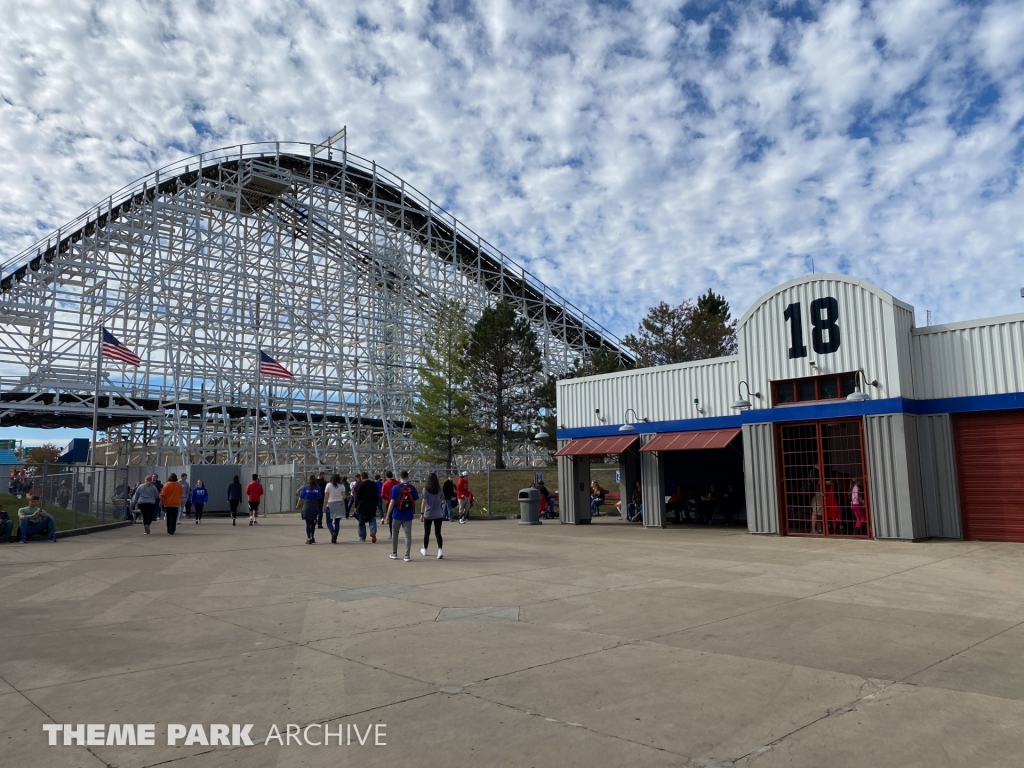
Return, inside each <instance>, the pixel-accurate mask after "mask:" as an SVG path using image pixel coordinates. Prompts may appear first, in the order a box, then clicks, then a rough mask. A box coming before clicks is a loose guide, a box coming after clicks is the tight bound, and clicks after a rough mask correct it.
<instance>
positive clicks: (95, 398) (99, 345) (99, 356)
mask: <svg viewBox="0 0 1024 768" xmlns="http://www.w3.org/2000/svg"><path fill="white" fill-rule="evenodd" d="M102 368H103V324H102V323H100V326H99V334H98V335H97V337H96V382H95V386H94V387H93V391H92V450H91V451H90V452H89V453H90V459H89V468H90V480H89V482H90V484H91V487H90V492H89V496H90V501H91V502H92V503H91V504H90V507H92V508H91V509H90V510H89V511H90V512H95V511H96V509H95V505H96V487H97V483H96V433H97V432H98V431H99V424H100V375H101V371H102Z"/></svg>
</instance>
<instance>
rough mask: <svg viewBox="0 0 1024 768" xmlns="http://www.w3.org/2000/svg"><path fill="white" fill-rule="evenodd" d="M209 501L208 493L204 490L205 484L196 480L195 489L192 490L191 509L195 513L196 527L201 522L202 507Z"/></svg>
mask: <svg viewBox="0 0 1024 768" xmlns="http://www.w3.org/2000/svg"><path fill="white" fill-rule="evenodd" d="M209 500H210V492H209V491H208V490H206V483H204V482H203V481H202V480H196V487H195V488H193V489H192V509H194V510H195V512H196V525H199V523H201V522H202V521H203V507H205V506H206V502H208V501H209Z"/></svg>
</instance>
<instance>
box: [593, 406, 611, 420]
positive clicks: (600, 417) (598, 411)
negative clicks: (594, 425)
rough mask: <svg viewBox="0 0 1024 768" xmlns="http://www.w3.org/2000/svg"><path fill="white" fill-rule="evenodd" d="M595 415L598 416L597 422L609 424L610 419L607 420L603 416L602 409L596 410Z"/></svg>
mask: <svg viewBox="0 0 1024 768" xmlns="http://www.w3.org/2000/svg"><path fill="white" fill-rule="evenodd" d="M594 415H595V416H597V420H598V421H600V422H601V423H602V424H605V423H607V421H608V419H606V418H605V417H604V416H602V415H601V409H600V408H595V409H594Z"/></svg>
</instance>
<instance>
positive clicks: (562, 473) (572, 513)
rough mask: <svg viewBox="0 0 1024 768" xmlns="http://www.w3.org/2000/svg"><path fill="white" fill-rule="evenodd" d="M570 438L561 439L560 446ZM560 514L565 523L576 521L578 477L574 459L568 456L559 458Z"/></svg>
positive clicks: (562, 446) (560, 447)
mask: <svg viewBox="0 0 1024 768" xmlns="http://www.w3.org/2000/svg"><path fill="white" fill-rule="evenodd" d="M568 442H569V441H568V440H559V441H558V447H559V449H562V448H564V447H565V446H566V444H567V443H568ZM557 461H558V516H559V518H560V519H561V521H562V522H563V523H575V522H576V494H575V493H574V492H573V489H574V488H575V487H576V482H577V480H576V477H575V473H574V472H573V467H572V459H570V458H569V457H568V456H559V457H558V459H557Z"/></svg>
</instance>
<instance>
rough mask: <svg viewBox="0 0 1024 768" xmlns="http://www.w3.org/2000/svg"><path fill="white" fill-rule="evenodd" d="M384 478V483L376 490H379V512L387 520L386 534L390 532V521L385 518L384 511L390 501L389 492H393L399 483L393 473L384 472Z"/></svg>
mask: <svg viewBox="0 0 1024 768" xmlns="http://www.w3.org/2000/svg"><path fill="white" fill-rule="evenodd" d="M384 478H385V479H384V482H383V483H381V484H380V485H379V486H378V489H379V490H380V503H381V509H380V511H381V515H382V516H383V517H384V518H385V519H387V521H388V532H390V531H391V520H390V518H388V517H387V515H386V514H385V511H386V510H387V505H388V502H389V501H391V491H393V490H394V489H395V486H396V485H401V483H399V482H398V481H397V480H395V473H394V472H390V471H388V472H385V473H384Z"/></svg>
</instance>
